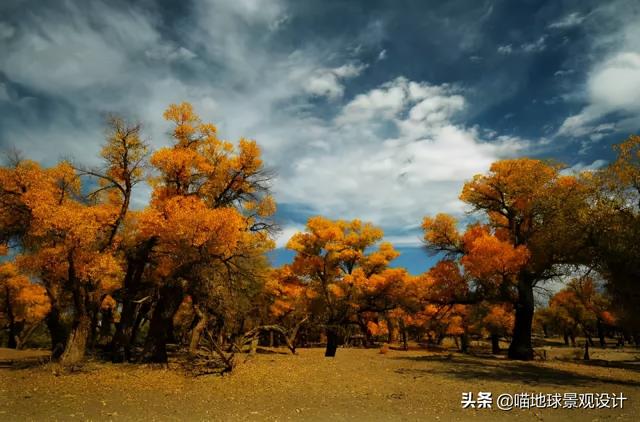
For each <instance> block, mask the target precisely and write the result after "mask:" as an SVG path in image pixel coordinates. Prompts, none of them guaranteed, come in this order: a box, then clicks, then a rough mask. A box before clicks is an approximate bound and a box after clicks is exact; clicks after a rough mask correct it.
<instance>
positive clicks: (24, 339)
mask: <svg viewBox="0 0 640 422" xmlns="http://www.w3.org/2000/svg"><path fill="white" fill-rule="evenodd" d="M40 324H41V322H39V323H36V324H33V325H31V327H29V328H28V329H27V330H26V332H25V333H24V334H23V335H22V336H21V337H20V338H19V339H18V344H17V345H16V349H23V348H24V346H25V344H26V343H27V341H29V338H31V336H32V335H33V332H34V331H35V330H36V329H37V328H38V327H39V326H40Z"/></svg>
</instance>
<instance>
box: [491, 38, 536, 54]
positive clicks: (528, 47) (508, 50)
mask: <svg viewBox="0 0 640 422" xmlns="http://www.w3.org/2000/svg"><path fill="white" fill-rule="evenodd" d="M546 39H547V37H546V36H545V35H543V36H541V37H540V38H538V39H537V40H535V41H532V42H528V43H522V44H520V45H519V46H516V47H514V46H513V44H504V45H500V46H498V54H502V55H505V56H508V55H511V54H515V53H539V52H541V51H544V50H545V49H546V48H547V44H546Z"/></svg>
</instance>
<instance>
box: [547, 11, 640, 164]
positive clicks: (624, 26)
mask: <svg viewBox="0 0 640 422" xmlns="http://www.w3.org/2000/svg"><path fill="white" fill-rule="evenodd" d="M638 18H640V7H638V3H637V2H634V1H627V0H615V1H611V2H604V3H603V4H602V5H601V6H599V7H598V8H596V9H594V10H593V11H592V12H591V13H590V14H589V19H588V20H584V24H585V25H587V26H586V28H585V31H587V33H589V34H593V36H592V37H591V39H590V41H591V47H590V48H591V51H590V56H591V57H593V58H594V59H593V62H592V63H591V65H590V66H589V70H588V72H587V78H586V81H585V83H584V85H583V86H582V87H581V88H580V89H579V90H578V91H576V92H575V93H573V94H572V96H573V97H574V98H577V99H582V101H583V102H584V106H583V108H582V110H580V111H579V112H578V113H576V114H574V115H571V116H568V117H567V118H566V119H565V120H564V122H563V123H562V125H561V126H560V128H559V129H558V131H557V135H561V136H568V137H573V138H583V141H582V142H583V148H582V151H583V152H584V151H586V150H587V149H588V148H589V146H590V144H591V143H593V142H597V141H599V140H600V139H602V138H603V137H604V136H606V135H609V134H612V133H623V134H628V133H630V132H635V131H637V130H638V129H639V126H638V122H639V121H640V103H639V102H638V101H637V98H640V27H639V26H638V24H637V22H638ZM614 119H615V120H614ZM587 138H588V139H587Z"/></svg>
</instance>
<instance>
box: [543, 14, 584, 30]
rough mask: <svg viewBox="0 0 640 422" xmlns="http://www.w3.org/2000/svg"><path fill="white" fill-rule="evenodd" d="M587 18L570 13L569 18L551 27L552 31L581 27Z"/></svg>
mask: <svg viewBox="0 0 640 422" xmlns="http://www.w3.org/2000/svg"><path fill="white" fill-rule="evenodd" d="M585 19H586V16H583V15H581V14H579V13H578V12H573V13H569V14H568V15H567V16H565V17H563V18H562V19H560V20H557V21H555V22H553V23H551V24H550V25H549V28H552V29H565V28H571V27H574V26H577V25H580V24H581V23H582V22H583V21H584V20H585Z"/></svg>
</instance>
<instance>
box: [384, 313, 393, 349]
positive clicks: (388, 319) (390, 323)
mask: <svg viewBox="0 0 640 422" xmlns="http://www.w3.org/2000/svg"><path fill="white" fill-rule="evenodd" d="M385 322H386V323H387V331H388V332H389V337H388V339H387V340H388V341H387V342H388V343H389V344H392V343H394V342H395V341H396V336H395V325H394V324H393V320H392V319H391V317H390V316H388V315H385Z"/></svg>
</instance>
